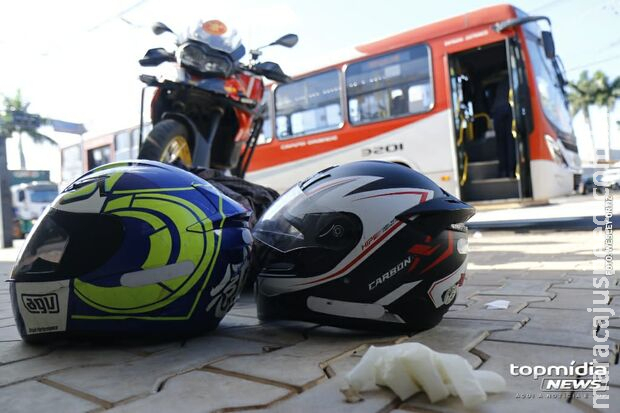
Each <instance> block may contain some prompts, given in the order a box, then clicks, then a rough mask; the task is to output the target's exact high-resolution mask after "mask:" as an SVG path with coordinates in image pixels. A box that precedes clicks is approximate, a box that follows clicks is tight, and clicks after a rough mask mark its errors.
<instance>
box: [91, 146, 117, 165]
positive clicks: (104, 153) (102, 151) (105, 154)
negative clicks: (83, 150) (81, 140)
mask: <svg viewBox="0 0 620 413" xmlns="http://www.w3.org/2000/svg"><path fill="white" fill-rule="evenodd" d="M111 153H112V151H111V150H110V145H105V146H100V147H98V148H94V149H89V150H88V169H93V168H96V167H98V166H101V165H105V164H106V163H110V156H111Z"/></svg>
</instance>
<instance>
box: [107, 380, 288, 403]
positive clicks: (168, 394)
mask: <svg viewBox="0 0 620 413" xmlns="http://www.w3.org/2000/svg"><path fill="white" fill-rule="evenodd" d="M290 392H291V391H290V390H288V389H284V388H282V387H276V386H271V385H268V384H263V383H257V382H255V381H250V380H244V379H241V378H237V377H231V376H225V375H221V374H214V373H210V372H207V371H191V372H189V373H185V374H181V375H179V376H176V377H173V378H171V379H169V380H168V381H166V383H165V385H164V386H163V388H162V389H161V390H160V391H159V392H157V393H156V394H153V395H150V396H148V397H145V398H142V399H139V400H135V401H131V402H129V403H127V404H122V405H119V406H117V407H115V408H113V409H111V410H109V411H110V412H114V413H121V412H128V413H140V412H144V413H152V412H175V413H181V412H192V413H193V412H212V411H217V410H220V409H226V410H228V411H234V410H237V409H239V410H244V411H245V410H246V409H248V408H252V407H254V408H257V407H261V406H265V405H268V404H270V403H272V402H274V401H276V400H278V399H281V398H283V397H286V396H287V395H288V394H290Z"/></svg>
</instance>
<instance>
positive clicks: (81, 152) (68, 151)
mask: <svg viewBox="0 0 620 413" xmlns="http://www.w3.org/2000/svg"><path fill="white" fill-rule="evenodd" d="M151 128H152V126H151V124H150V123H146V124H145V125H144V130H143V134H144V136H146V134H148V133H149V131H150V130H151ZM139 142H140V126H133V127H131V128H126V129H121V130H118V131H115V132H112V133H108V134H105V135H101V136H91V137H87V138H85V139H84V140H83V141H82V142H81V143H77V144H73V145H68V146H65V147H62V148H61V187H62V188H64V187H65V186H66V185H68V184H70V183H71V182H73V181H74V180H75V179H76V178H78V177H80V176H81V175H82V174H84V172H85V171H88V170H91V169H93V168H96V167H98V166H101V165H104V164H106V163H109V162H114V161H124V160H127V159H136V158H137V157H138V150H139Z"/></svg>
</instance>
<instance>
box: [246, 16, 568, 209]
mask: <svg viewBox="0 0 620 413" xmlns="http://www.w3.org/2000/svg"><path fill="white" fill-rule="evenodd" d="M542 20H546V23H545V22H544V21H542ZM539 23H541V24H543V27H547V26H550V22H549V20H548V19H547V18H545V17H536V16H528V15H527V14H525V13H524V12H522V11H521V10H519V9H517V8H515V7H512V6H509V5H500V6H494V7H488V8H484V9H481V10H477V11H474V12H471V13H467V14H465V15H461V16H458V17H453V18H450V19H447V20H444V21H441V22H438V23H434V24H430V25H427V26H424V27H420V28H417V29H413V30H410V31H407V32H404V33H401V34H398V35H395V36H392V37H388V38H386V39H383V40H379V41H376V42H373V43H369V44H365V45H362V46H359V47H357V48H355V50H354V51H353V56H354V57H352V58H351V59H349V60H346V61H343V62H339V63H335V64H332V65H329V66H326V67H322V68H320V69H317V70H314V71H312V72H309V73H306V74H303V75H301V76H298V77H295V78H294V81H293V82H292V83H289V84H284V85H277V86H275V85H274V86H273V87H272V88H271V92H270V93H269V94H268V96H267V97H266V103H267V104H268V107H269V119H267V120H266V122H265V126H264V129H263V135H264V136H263V137H262V139H261V140H260V144H259V145H258V146H257V147H256V150H255V152H254V156H253V158H252V162H251V164H250V167H249V171H248V174H247V176H246V178H247V179H248V180H250V181H253V182H256V183H260V184H264V185H267V186H271V187H274V188H275V189H277V190H279V191H283V190H285V189H287V188H288V187H289V186H291V185H293V184H294V183H295V182H297V181H299V180H301V179H303V178H305V177H307V176H309V175H311V174H312V173H314V172H316V171H319V170H321V169H323V168H325V167H328V166H331V165H335V164H341V163H345V162H350V161H354V160H362V159H380V160H386V161H390V162H396V163H399V164H403V165H406V166H408V167H411V168H414V169H416V170H419V171H421V172H423V173H424V174H426V175H427V176H429V177H430V178H431V179H433V180H434V181H436V182H437V183H438V184H440V185H441V186H442V187H443V188H444V189H446V190H447V191H448V192H451V193H452V194H455V195H457V196H460V197H461V198H462V199H464V200H469V201H483V200H493V199H535V200H540V199H547V198H550V197H554V196H559V195H564V194H568V193H570V192H571V191H573V189H574V187H575V182H576V181H578V179H579V174H580V161H579V156H578V153H577V146H576V140H575V136H574V134H573V131H572V127H571V118H570V116H569V112H568V107H567V101H566V97H565V94H564V90H563V85H564V77H563V75H562V71H561V70H560V67H561V65H560V64H559V61H558V59H557V57H556V56H555V52H554V46H553V38H552V37H551V33H550V32H549V31H543V30H542V29H541V26H539Z"/></svg>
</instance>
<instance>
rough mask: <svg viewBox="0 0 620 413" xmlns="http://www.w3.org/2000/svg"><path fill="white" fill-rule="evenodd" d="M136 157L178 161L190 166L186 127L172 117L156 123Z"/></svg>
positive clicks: (166, 161)
mask: <svg viewBox="0 0 620 413" xmlns="http://www.w3.org/2000/svg"><path fill="white" fill-rule="evenodd" d="M138 158H140V159H150V160H153V161H160V162H164V163H173V162H179V161H180V162H181V163H183V165H185V166H186V167H188V168H190V167H192V161H193V159H192V150H191V139H190V137H189V133H188V132H187V128H186V127H185V126H184V125H183V124H181V123H179V122H177V121H175V120H173V119H165V120H162V121H161V122H159V123H156V124H155V126H153V129H152V130H151V132H149V134H148V136H147V137H146V140H145V141H144V143H143V144H142V147H141V148H140V153H139V154H138Z"/></svg>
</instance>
